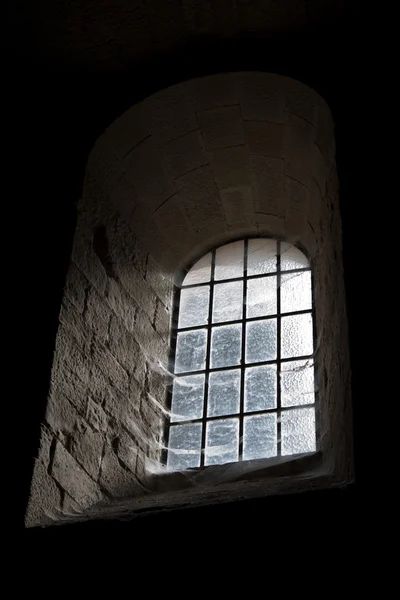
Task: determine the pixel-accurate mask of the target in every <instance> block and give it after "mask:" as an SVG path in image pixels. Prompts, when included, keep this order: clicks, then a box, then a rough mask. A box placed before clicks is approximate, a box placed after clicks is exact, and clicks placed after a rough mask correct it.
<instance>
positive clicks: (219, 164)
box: [211, 146, 250, 190]
mask: <svg viewBox="0 0 400 600" xmlns="http://www.w3.org/2000/svg"><path fill="white" fill-rule="evenodd" d="M211 156H212V158H211V166H212V170H213V172H214V177H215V181H216V183H217V186H218V188H219V189H220V190H223V189H226V188H235V187H238V186H246V185H250V176H249V171H248V160H249V155H248V151H247V148H246V147H245V146H234V147H232V148H221V149H219V150H214V152H212V154H211Z"/></svg>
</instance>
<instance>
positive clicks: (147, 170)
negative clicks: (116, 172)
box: [122, 137, 175, 210]
mask: <svg viewBox="0 0 400 600" xmlns="http://www.w3.org/2000/svg"><path fill="white" fill-rule="evenodd" d="M122 168H123V169H124V170H126V171H127V172H128V173H129V175H128V177H129V179H130V180H131V181H132V183H133V184H134V186H135V190H136V193H137V196H138V202H139V203H140V204H143V205H144V206H146V207H147V208H148V209H149V210H155V209H156V208H157V207H158V206H160V204H162V203H163V202H164V200H166V198H169V197H170V196H171V195H172V194H173V193H174V191H175V190H174V186H173V183H172V178H171V177H170V175H169V173H168V169H167V166H166V163H165V161H164V158H163V156H162V155H161V152H160V150H159V149H158V148H157V146H156V144H155V141H154V139H153V138H152V137H150V138H147V139H145V140H144V141H143V142H142V143H141V144H139V146H137V147H136V148H135V149H134V150H133V151H132V152H131V153H130V154H129V155H128V156H127V157H126V158H125V159H124V160H123V161H122Z"/></svg>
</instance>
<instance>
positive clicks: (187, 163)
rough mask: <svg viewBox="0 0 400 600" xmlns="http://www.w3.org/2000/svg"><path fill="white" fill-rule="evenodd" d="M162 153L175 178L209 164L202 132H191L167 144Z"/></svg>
mask: <svg viewBox="0 0 400 600" xmlns="http://www.w3.org/2000/svg"><path fill="white" fill-rule="evenodd" d="M161 151H162V154H163V156H164V157H165V160H166V163H167V165H168V167H169V171H170V173H171V175H172V177H174V178H176V177H179V176H180V175H183V174H184V173H187V172H188V171H192V170H193V169H197V167H201V166H202V165H206V164H207V163H208V162H209V158H208V153H207V152H206V150H205V148H204V143H203V138H202V136H201V134H200V131H191V132H190V133H187V134H185V135H183V136H181V137H179V138H176V139H175V140H171V141H170V142H167V143H166V144H165V145H164V146H163V147H162V149H161Z"/></svg>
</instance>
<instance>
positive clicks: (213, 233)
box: [27, 25, 351, 526]
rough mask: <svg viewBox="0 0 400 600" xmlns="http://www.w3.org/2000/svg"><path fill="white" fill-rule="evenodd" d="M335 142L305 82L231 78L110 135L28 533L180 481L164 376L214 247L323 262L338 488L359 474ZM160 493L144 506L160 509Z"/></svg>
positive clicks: (56, 366) (322, 325)
mask: <svg viewBox="0 0 400 600" xmlns="http://www.w3.org/2000/svg"><path fill="white" fill-rule="evenodd" d="M196 27H197V25H196ZM333 134H334V129H333V123H332V119H331V116H330V113H329V109H328V108H327V106H326V104H325V102H324V101H323V100H322V99H321V98H320V97H319V96H318V95H317V94H316V93H315V92H313V91H312V90H310V89H309V88H307V87H306V86H305V85H303V84H301V83H299V82H296V81H294V80H290V79H287V78H285V77H279V76H277V75H270V74H265V73H230V74H223V75H215V76H212V77H203V78H201V79H198V80H193V81H189V82H187V83H182V84H179V85H176V86H173V87H171V88H168V89H167V90H164V91H161V92H158V93H157V94H155V95H154V96H151V97H150V98H148V99H146V100H144V101H143V102H142V103H140V104H139V105H137V106H135V107H132V108H131V109H130V110H128V111H127V112H126V113H124V115H122V116H121V117H120V118H119V119H117V121H115V122H114V123H113V124H112V125H110V127H109V128H108V129H107V131H106V132H105V134H103V135H102V136H100V138H99V139H98V140H97V142H96V144H95V146H94V148H93V150H92V152H91V155H90V157H89V161H88V165H87V170H86V175H85V186H84V194H83V198H82V200H81V202H80V204H79V207H78V222H77V228H76V234H75V238H74V243H73V249H72V254H71V264H70V268H69V271H68V275H67V278H66V283H65V289H64V297H63V301H62V306H61V311H60V317H59V320H60V325H59V328H58V333H57V338H56V344H55V353H54V360H53V367H52V373H51V385H50V391H49V397H48V404H47V409H46V415H45V423H44V426H43V428H42V436H41V447H40V449H39V452H38V461H36V465H35V470H34V474H33V480H32V490H31V500H30V503H29V510H28V513H27V525H29V526H33V525H40V524H48V523H50V522H53V521H52V519H53V518H54V515H57V514H59V513H58V512H57V511H59V509H60V506H61V500H62V497H63V498H64V505H63V508H64V512H68V513H71V515H72V517H71V519H73V514H81V513H82V511H85V514H86V512H87V513H88V514H89V513H90V514H92V515H97V514H98V513H96V512H90V511H91V507H93V506H94V505H96V504H98V503H99V502H100V500H102V499H103V500H104V495H103V493H102V491H103V492H104V494H105V495H106V496H107V499H108V502H109V503H110V507H112V506H113V503H112V500H113V498H128V497H129V498H130V500H129V501H130V502H131V505H130V506H136V507H137V506H143V504H140V502H144V499H143V497H144V494H145V492H146V491H148V490H149V489H150V488H151V486H155V488H157V485H158V483H157V481H161V483H162V482H163V481H165V480H164V479H162V478H161V479H157V478H156V480H154V478H153V479H151V478H149V475H150V473H149V471H148V470H147V469H148V467H149V462H148V459H150V464H152V465H153V466H154V465H155V466H156V467H157V464H158V463H157V461H158V460H159V459H160V455H161V450H162V434H163V424H164V415H163V410H162V409H160V407H159V406H158V404H157V403H160V404H161V406H165V403H166V399H167V390H168V385H170V384H171V379H170V377H168V376H167V374H166V372H165V371H162V369H161V368H160V365H161V366H164V368H166V367H167V365H168V358H169V350H170V333H171V318H172V311H173V290H174V281H175V277H176V275H177V274H179V272H180V270H181V269H182V268H185V267H186V266H187V264H189V262H191V261H193V260H195V259H196V258H198V256H200V255H202V253H204V252H205V251H207V250H208V249H209V248H210V247H211V246H212V245H218V244H221V243H225V242H228V241H229V240H230V239H233V238H237V237H239V236H245V235H269V236H272V237H279V238H284V239H286V240H287V241H289V242H292V243H296V244H300V245H301V246H302V247H303V248H305V249H306V251H308V253H309V255H310V257H311V260H312V266H313V270H314V281H315V299H316V320H317V331H318V335H319V348H318V368H319V372H320V373H321V374H322V376H321V384H320V396H321V397H323V398H324V405H323V410H322V415H321V419H322V422H323V424H324V427H325V433H324V438H323V441H324V444H325V446H324V452H325V455H324V456H326V461H327V463H326V464H328V462H329V461H330V462H329V464H330V465H333V467H332V468H333V469H334V471H335V473H334V475H332V474H330V473H328V474H327V475H326V477H330V481H331V482H338V481H340V482H342V483H343V482H345V481H346V480H349V478H351V464H350V463H351V460H350V459H349V458H348V457H349V447H350V442H349V435H350V434H349V433H348V425H344V420H345V418H347V417H344V415H346V414H347V411H348V395H349V387H348V380H349V363H348V349H347V323H346V315H345V300H344V289H343V281H342V270H341V269H342V267H341V243H340V214H339V208H338V196H337V188H338V182H337V177H336V169H335V164H334V150H335V144H334V135H333ZM99 232H100V234H101V235H100V237H101V239H100V242H101V243H99ZM96 236H97V237H96ZM96 240H97V241H96ZM324 373H326V377H325V376H324ZM346 423H348V419H347V421H346ZM350 454H351V453H350ZM350 458H351V457H350ZM324 460H325V458H324ZM349 460H350V463H349ZM151 461H156V462H155V463H154V462H151ZM346 461H347V462H346ZM348 464H350V467H349V466H348ZM343 465H345V466H343ZM48 470H49V471H48ZM139 481H140V483H139ZM161 483H160V486H161V488H162V485H161ZM178 483H179V485H178V487H177V489H178V490H179V489H181V488H182V486H183V487H185V485H187V477H184V478H181V479H179V482H178ZM289 483H290V485H289ZM289 483H288V484H287V486H286V487H285V485H283V484H282V486H281V487H279V486H278V484H277V486H276V487H274V485H273V484H272V483H271V482H269V483H268V482H267V480H263V479H262V478H261V479H260V480H259V481H258V482H257V485H258V487H257V486H256V487H255V488H254V490H253V491H251V492H250V491H249V490H250V488H249V487H243V486H242V484H241V483H240V482H239V483H235V484H227V485H226V494H228V497H230V498H233V497H234V496H235V497H241V494H242V495H243V494H249V497H250V496H251V495H252V494H253V496H254V497H255V496H257V495H262V494H267V493H275V490H277V489H278V487H279V490H281V491H284V490H285V489H288V486H289V487H290V486H292V487H293V488H296V485H297V486H301V484H300V482H299V481H298V480H296V479H293V480H292V479H290V482H289ZM332 484H333V483H332ZM335 484H336V483H335ZM163 485H164V484H163ZM321 485H324V484H323V483H322V480H321ZM179 486H180V487H179ZM229 486H230V487H229ZM241 486H242V487H241ZM161 488H160V489H161ZM157 489H158V488H157ZM251 489H253V488H251ZM199 490H200V491H199ZM167 491H168V490H167ZM185 494H187V495H186V496H185ZM161 496H162V495H161ZM150 497H151V494H149V495H146V502H147V503H148V504H146V505H145V506H150V505H152V504H151V503H152V502H154V503H157V502H158V500H157V499H154V500H152V499H149V498H150ZM162 497H163V498H164V500H160V502H166V503H167V504H168V502H170V505H171V506H172V505H179V504H180V503H182V502H186V503H187V502H188V501H190V502H193V503H202V502H204V501H216V500H215V499H216V498H219V497H221V498H222V491H221V490H220V489H219V491H218V494H217V492H215V493H214V492H212V491H211V492H210V493H208V492H207V493H206V492H205V491H204V490H203V489H200V488H199V487H196V486H195V487H194V488H193V489H191V490H190V491H185V490H183V491H182V496H181V497H180V499H179V497H178V496H171V497H169V496H168V493H167V494H164V496H162ZM224 497H225V496H224ZM141 498H142V499H141ZM154 498H158V496H154ZM188 498H189V500H188ZM206 498H207V499H208V500H205V499H206ZM140 499H141V500H140ZM135 502H137V504H135ZM110 510H111V508H110ZM49 515H50V516H49ZM71 515H70V516H71ZM55 518H57V516H56V517H55ZM80 518H83V517H80Z"/></svg>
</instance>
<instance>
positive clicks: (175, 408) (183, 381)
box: [171, 375, 204, 423]
mask: <svg viewBox="0 0 400 600" xmlns="http://www.w3.org/2000/svg"><path fill="white" fill-rule="evenodd" d="M203 402H204V375H186V376H185V377H176V378H175V379H174V385H173V388H172V403H171V422H172V423H173V422H175V421H189V420H190V419H201V417H202V416H203Z"/></svg>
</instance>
